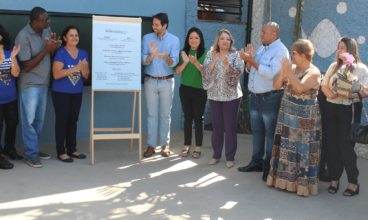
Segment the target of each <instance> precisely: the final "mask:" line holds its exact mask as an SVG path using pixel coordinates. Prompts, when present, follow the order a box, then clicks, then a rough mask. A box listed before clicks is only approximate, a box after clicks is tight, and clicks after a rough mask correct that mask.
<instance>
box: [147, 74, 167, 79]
mask: <svg viewBox="0 0 368 220" xmlns="http://www.w3.org/2000/svg"><path fill="white" fill-rule="evenodd" d="M146 76H147V77H149V78H152V79H157V80H163V79H170V78H173V77H174V74H171V75H168V76H151V75H148V74H146Z"/></svg>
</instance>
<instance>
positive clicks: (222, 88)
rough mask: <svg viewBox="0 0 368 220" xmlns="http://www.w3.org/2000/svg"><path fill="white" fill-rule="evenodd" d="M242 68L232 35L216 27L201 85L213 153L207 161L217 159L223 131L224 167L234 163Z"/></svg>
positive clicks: (219, 154) (220, 148) (221, 146)
mask: <svg viewBox="0 0 368 220" xmlns="http://www.w3.org/2000/svg"><path fill="white" fill-rule="evenodd" d="M243 70H244V61H243V60H242V59H240V57H239V54H238V52H237V51H236V49H235V48H234V38H233V37H232V36H231V33H230V32H229V31H228V30H226V29H222V30H220V31H219V32H218V33H217V35H216V38H215V42H214V44H213V46H212V47H211V50H210V52H208V54H207V56H206V58H205V60H204V63H203V67H202V82H203V89H205V90H207V95H208V99H209V102H210V108H211V115H212V126H213V132H212V148H213V151H214V153H213V156H212V159H211V160H210V162H209V163H208V165H214V164H216V163H217V162H219V161H220V158H221V154H222V149H223V145H224V132H225V140H226V141H225V146H226V147H225V154H226V160H227V162H226V167H227V168H230V167H232V166H234V157H235V153H236V149H237V136H236V125H237V121H238V110H239V105H240V101H241V97H242V96H243V93H242V91H241V86H240V83H239V80H240V78H241V76H242V75H243Z"/></svg>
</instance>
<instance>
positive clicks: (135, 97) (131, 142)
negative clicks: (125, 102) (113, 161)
mask: <svg viewBox="0 0 368 220" xmlns="http://www.w3.org/2000/svg"><path fill="white" fill-rule="evenodd" d="M136 99H137V92H134V101H133V114H132V115H133V118H132V134H133V133H134V119H135V104H136ZM133 140H134V139H130V152H132V151H133Z"/></svg>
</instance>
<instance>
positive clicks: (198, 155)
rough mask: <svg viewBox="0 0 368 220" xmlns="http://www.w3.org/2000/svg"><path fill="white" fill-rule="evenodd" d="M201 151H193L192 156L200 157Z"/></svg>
mask: <svg viewBox="0 0 368 220" xmlns="http://www.w3.org/2000/svg"><path fill="white" fill-rule="evenodd" d="M201 153H202V152H201V151H193V157H194V158H200V157H201Z"/></svg>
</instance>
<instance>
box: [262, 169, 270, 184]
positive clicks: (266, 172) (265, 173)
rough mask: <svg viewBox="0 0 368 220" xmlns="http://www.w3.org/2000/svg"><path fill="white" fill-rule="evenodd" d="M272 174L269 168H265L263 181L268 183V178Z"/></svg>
mask: <svg viewBox="0 0 368 220" xmlns="http://www.w3.org/2000/svg"><path fill="white" fill-rule="evenodd" d="M269 173H270V169H268V168H264V169H263V175H262V180H263V181H265V182H266V181H267V177H268V174H269Z"/></svg>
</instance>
